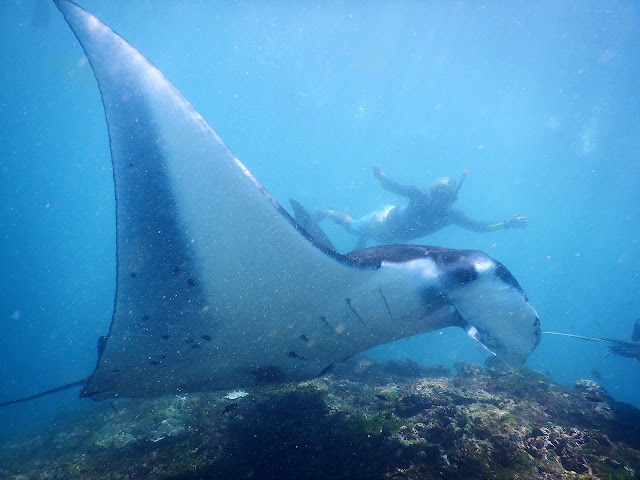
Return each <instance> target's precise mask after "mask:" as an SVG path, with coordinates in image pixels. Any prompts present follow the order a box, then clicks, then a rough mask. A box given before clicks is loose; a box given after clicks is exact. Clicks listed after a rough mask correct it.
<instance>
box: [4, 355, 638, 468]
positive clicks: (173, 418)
mask: <svg viewBox="0 0 640 480" xmlns="http://www.w3.org/2000/svg"><path fill="white" fill-rule="evenodd" d="M456 369H457V371H458V373H457V374H456V375H451V374H450V372H449V370H448V369H447V368H445V367H422V366H420V365H417V364H415V363H411V362H391V363H384V364H383V363H379V362H376V361H372V360H370V359H367V358H366V357H358V358H356V359H354V360H352V361H350V362H348V363H346V364H344V365H342V366H341V367H340V370H339V372H336V373H334V374H331V375H326V376H324V377H321V378H318V379H316V380H313V381H307V382H302V383H293V384H285V385H280V386H279V387H273V388H266V389H262V390H257V391H251V392H250V394H249V395H246V396H239V397H238V396H234V398H228V397H225V393H227V392H220V393H217V394H189V395H183V396H165V397H160V398H157V399H122V400H118V401H117V402H114V404H113V405H110V404H109V403H103V404H99V405H97V408H95V409H93V412H92V413H90V414H88V415H85V416H84V417H78V416H75V417H70V418H60V419H58V421H57V422H56V423H55V426H51V427H50V428H49V429H46V430H44V431H41V432H37V435H36V434H34V435H33V436H32V437H31V438H28V439H24V438H23V439H21V440H18V439H5V440H4V441H3V442H2V443H1V444H0V452H1V453H0V455H1V457H0V460H1V462H0V465H2V466H0V477H1V478H8V479H16V480H17V479H20V480H26V479H37V478H54V479H58V478H59V479H83V480H84V479H98V478H110V479H120V478H122V479H124V478H149V479H167V478H172V479H201V478H219V479H226V478H229V479H231V478H233V479H237V478H260V479H265V478H301V479H302V478H304V479H327V478H345V479H346V478H371V479H376V478H381V479H382V478H391V479H417V478H443V479H466V478H474V479H558V480H560V479H587V478H588V479H603V480H604V479H607V480H608V479H624V480H627V479H639V478H640V450H639V449H640V411H638V410H637V409H635V408H634V407H632V406H630V405H627V404H622V403H620V402H616V401H615V400H613V399H612V398H611V397H609V396H608V395H607V394H606V392H605V391H604V390H603V389H602V387H600V386H599V385H597V384H595V383H594V382H592V381H589V382H583V381H581V382H579V383H578V384H577V386H576V388H568V387H564V386H561V385H558V384H556V383H553V382H552V381H551V380H549V379H547V378H546V377H544V376H542V375H540V374H539V373H537V372H534V371H532V370H528V369H525V368H523V369H519V370H510V369H506V368H503V367H500V365H494V368H484V367H481V366H478V365H471V364H464V363H459V364H456Z"/></svg>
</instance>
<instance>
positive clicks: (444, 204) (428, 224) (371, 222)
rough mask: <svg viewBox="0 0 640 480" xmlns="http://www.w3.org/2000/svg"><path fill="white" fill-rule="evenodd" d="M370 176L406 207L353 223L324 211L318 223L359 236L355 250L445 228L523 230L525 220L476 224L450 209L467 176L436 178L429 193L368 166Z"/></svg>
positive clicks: (515, 218) (516, 218)
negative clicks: (325, 221)
mask: <svg viewBox="0 0 640 480" xmlns="http://www.w3.org/2000/svg"><path fill="white" fill-rule="evenodd" d="M371 166H372V167H373V173H374V175H375V177H376V179H377V180H378V182H380V185H382V188H384V189H385V190H388V191H389V192H391V193H395V194H396V195H400V196H402V197H406V198H408V199H409V203H407V204H406V205H402V206H395V205H385V206H384V207H383V208H382V209H380V210H376V211H374V212H371V213H369V214H368V215H365V216H364V217H362V218H359V219H355V220H354V219H353V218H351V217H350V216H349V215H347V214H345V213H340V212H336V211H335V210H330V209H325V210H322V211H321V212H320V214H319V217H318V220H322V219H324V218H330V219H331V220H333V221H334V222H335V223H337V224H338V225H341V226H343V227H344V229H345V230H346V231H347V232H349V233H351V234H353V235H358V236H359V237H360V240H359V241H358V244H357V248H364V247H365V246H366V242H367V240H374V241H376V242H380V243H402V242H406V241H409V240H414V239H416V238H420V237H424V236H426V235H429V234H431V233H434V232H437V231H438V230H440V229H442V228H444V227H446V226H447V225H457V226H459V227H462V228H464V229H467V230H470V231H472V232H481V233H483V232H493V231H495V230H503V229H507V228H525V227H526V226H527V224H528V220H527V218H526V217H523V216H521V215H513V216H512V217H511V218H509V219H508V220H505V221H502V222H498V223H486V222H479V221H477V220H473V219H471V218H469V217H468V216H467V215H466V214H465V213H464V212H462V211H461V210H459V209H457V208H453V204H454V202H455V201H456V200H457V198H458V192H459V191H460V187H461V186H462V183H463V182H464V179H465V177H466V175H467V173H468V172H467V171H465V173H464V174H463V176H462V178H461V179H460V182H459V183H458V184H456V182H455V181H454V180H452V179H450V178H447V177H440V178H437V179H435V180H434V181H433V183H431V187H430V188H429V190H427V189H425V188H422V187H417V186H410V185H401V184H400V183H398V182H395V181H394V180H391V179H389V178H388V177H387V176H386V175H385V174H384V173H383V172H382V170H380V168H379V167H377V166H375V165H371Z"/></svg>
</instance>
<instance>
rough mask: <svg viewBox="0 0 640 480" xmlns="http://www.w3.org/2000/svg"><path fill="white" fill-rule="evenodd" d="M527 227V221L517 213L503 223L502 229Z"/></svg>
mask: <svg viewBox="0 0 640 480" xmlns="http://www.w3.org/2000/svg"><path fill="white" fill-rule="evenodd" d="M527 225H529V220H527V217H523V216H522V215H521V214H519V213H518V214H517V215H513V216H512V217H511V218H510V219H509V220H506V221H505V222H504V228H526V227H527Z"/></svg>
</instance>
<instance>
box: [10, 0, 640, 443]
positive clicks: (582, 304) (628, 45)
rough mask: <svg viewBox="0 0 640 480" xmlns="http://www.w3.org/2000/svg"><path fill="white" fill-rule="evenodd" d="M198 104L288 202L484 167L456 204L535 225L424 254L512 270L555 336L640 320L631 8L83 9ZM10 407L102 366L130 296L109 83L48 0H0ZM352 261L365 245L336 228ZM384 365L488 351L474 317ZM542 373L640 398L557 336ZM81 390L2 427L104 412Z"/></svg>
mask: <svg viewBox="0 0 640 480" xmlns="http://www.w3.org/2000/svg"><path fill="white" fill-rule="evenodd" d="M79 3H80V5H81V6H82V7H83V8H85V9H87V10H88V11H90V12H91V13H92V14H94V15H96V16H97V17H98V18H100V19H101V20H102V21H104V22H105V23H106V24H107V25H109V26H110V27H112V28H114V29H115V30H116V31H117V32H118V33H119V34H121V35H122V36H123V37H124V38H126V39H127V40H128V41H129V42H130V43H131V44H132V45H134V46H135V47H136V48H138V49H139V50H140V51H141V52H142V53H143V54H144V55H145V56H147V57H148V58H149V59H150V60H151V61H152V62H153V63H154V64H155V65H156V66H158V67H159V68H160V70H162V71H163V72H164V73H165V75H166V76H167V77H168V78H169V79H170V80H171V81H172V82H173V83H174V84H175V85H176V86H177V87H178V88H179V89H180V90H181V91H182V92H183V93H184V95H185V96H186V98H187V99H188V100H189V101H190V102H191V103H192V104H193V105H194V107H195V108H196V109H197V110H198V111H199V112H200V113H201V115H202V116H203V117H204V118H205V119H206V120H207V122H208V123H209V125H211V127H212V128H213V129H214V130H215V131H216V132H217V133H218V135H219V136H220V137H221V138H222V140H223V141H224V142H225V143H226V144H227V145H228V146H229V148H230V149H231V150H232V151H233V152H234V153H235V154H236V155H237V156H238V158H239V159H240V160H241V161H242V162H243V163H244V164H245V165H246V166H247V168H248V169H249V170H250V171H251V172H252V173H253V174H254V175H255V176H256V178H257V179H258V180H259V181H260V182H261V183H262V184H263V185H264V186H265V188H266V189H267V190H268V191H269V192H270V193H271V194H272V195H273V196H274V197H275V198H276V199H277V200H278V201H279V202H280V203H281V204H282V205H283V206H284V207H285V208H289V204H288V199H289V197H292V198H295V199H297V200H299V201H300V202H301V203H302V204H304V205H305V206H307V207H308V208H309V209H315V208H321V207H327V206H328V207H332V208H334V209H336V210H340V211H348V213H350V214H351V215H353V216H360V215H364V214H366V213H368V212H369V211H371V210H373V209H374V208H377V207H380V206H381V205H383V204H399V203H401V202H403V201H404V200H403V199H401V198H398V197H394V196H393V195H391V194H389V193H388V192H385V191H383V190H382V188H381V187H380V186H379V185H378V183H377V182H376V181H375V179H374V177H373V175H372V172H371V167H370V164H376V165H379V166H380V167H381V168H382V169H383V171H385V172H386V173H387V174H388V175H389V177H390V178H392V179H395V180H397V181H399V182H402V183H409V184H421V185H428V184H429V183H430V182H431V181H432V180H433V179H434V178H435V177H439V176H450V177H452V178H454V179H455V180H458V178H459V177H460V175H461V174H462V172H463V171H464V170H465V169H469V171H470V173H469V176H468V178H467V179H466V181H465V183H464V187H463V188H462V190H461V192H460V199H459V201H458V204H457V206H458V207H459V208H460V209H462V210H463V211H465V212H466V213H467V214H468V215H470V216H471V217H473V218H478V219H486V220H492V221H493V220H495V221H501V220H504V219H507V218H509V216H511V215H512V214H514V213H522V214H523V215H526V216H527V217H528V219H529V227H528V228H527V229H525V230H507V231H497V232H493V233H488V234H477V233H471V232H467V231H465V230H461V229H459V228H457V227H448V228H446V229H444V230H442V231H440V232H438V233H437V234H435V235H432V236H429V237H427V238H424V239H421V240H420V241H418V242H416V243H421V244H427V245H440V246H447V247H455V248H463V249H479V250H483V251H485V252H487V253H488V254H489V255H491V256H492V257H494V258H496V259H497V260H499V261H501V262H502V263H504V264H505V265H506V266H507V268H508V269H509V270H510V271H511V272H512V273H513V274H514V276H515V277H516V278H517V279H518V281H519V282H520V284H521V285H522V287H523V288H524V290H525V292H526V293H527V295H528V297H529V299H530V300H531V302H532V303H533V305H534V306H535V308H536V310H537V312H538V314H539V316H540V319H541V321H542V324H543V329H544V330H551V331H559V332H567V333H573V334H581V335H592V336H600V337H606V338H614V339H622V340H628V339H630V336H631V331H632V328H633V324H634V322H635V320H636V319H637V318H638V317H640V245H639V243H638V237H639V235H638V234H639V232H640V215H639V206H640V193H639V192H640V190H639V189H638V183H639V182H640V127H639V126H638V118H639V113H640V98H639V96H638V93H637V90H638V81H637V74H638V71H639V70H640V7H639V6H638V4H637V3H636V2H633V1H620V2H614V1H612V2H602V1H581V2H569V1H566V2H565V1H553V2H552V1H548V2H536V3H535V4H533V3H531V2H524V1H522V2H507V1H504V2H463V1H461V2H449V1H433V2H430V1H425V2H359V1H353V2H351V1H345V2H342V1H314V2H311V1H309V2H295V3H292V2H285V1H280V2H271V3H270V4H268V5H267V4H265V3H264V2H252V1H246V2H231V1H228V2H209V1H200V2H198V1H175V0H174V1H169V0H166V1H127V2H125V1H114V2H103V1H100V0H83V1H80V2H79ZM0 60H1V61H2V73H1V74H0V122H1V123H0V125H1V132H2V133H1V135H0V198H1V200H2V201H1V202H0V401H5V400H9V399H12V398H15V397H21V396H26V395H30V394H32V393H35V392H38V391H41V390H45V389H49V388H53V387H55V386H58V385H60V384H64V383H68V382H71V381H75V380H78V379H81V378H84V377H86V376H88V375H89V374H90V373H91V371H92V370H93V368H94V366H95V362H96V360H97V339H98V337H99V336H100V335H105V334H106V332H107V331H108V329H109V324H110V320H111V310H112V304H113V298H114V295H115V218H114V199H113V178H112V172H111V163H110V158H109V145H108V135H107V130H106V124H105V121H104V113H103V110H102V105H101V102H100V95H99V91H98V89H97V86H96V82H95V80H94V78H93V74H92V72H91V70H90V68H89V65H88V63H87V61H86V58H85V56H84V53H83V52H82V49H81V48H80V46H79V45H78V43H77V41H76V40H75V37H74V36H73V34H72V32H71V31H70V29H69V28H68V26H67V25H66V23H65V22H64V20H63V18H62V15H61V14H59V13H58V12H57V10H56V9H55V7H54V5H53V4H52V3H50V2H48V1H45V0H42V1H40V0H30V1H27V0H24V1H12V2H2V3H1V4H0ZM323 226H324V227H325V228H326V231H327V233H328V234H329V236H330V238H331V239H332V241H333V242H334V244H335V245H336V246H337V248H338V249H339V250H340V251H348V250H350V249H351V248H352V247H353V245H354V244H355V238H354V237H351V236H349V235H348V234H346V233H344V231H342V229H340V228H339V227H335V226H332V225H330V224H329V223H324V224H323ZM373 354H374V355H375V356H377V357H378V358H384V359H386V358H394V359H406V358H408V359H413V360H416V361H418V362H420V363H424V364H435V363H441V364H446V365H452V364H453V363H454V362H456V361H458V360H464V361H469V362H476V363H482V362H483V361H484V359H485V357H486V353H485V352H484V351H482V349H481V348H479V346H478V345H477V344H476V343H475V342H473V340H471V339H469V338H468V337H467V336H466V334H465V333H464V332H463V331H461V330H460V329H449V330H444V331H437V332H432V333H429V334H425V335H422V336H419V337H416V338H412V339H409V340H404V341H400V342H396V343H394V344H391V345H388V346H382V347H378V348H376V349H375V351H374V352H373ZM526 365H527V366H529V367H530V368H533V369H535V370H538V371H540V372H542V373H544V374H545V375H548V376H549V377H550V378H552V379H553V380H555V381H557V382H560V383H563V384H567V385H572V384H573V383H574V382H575V381H576V380H578V379H583V378H588V379H595V380H597V381H598V382H599V383H601V384H602V385H603V386H604V387H605V389H606V390H607V392H608V393H609V394H610V395H611V396H613V397H614V398H615V399H617V400H621V401H625V402H629V403H632V404H634V405H636V406H640V362H639V361H638V360H634V359H630V358H624V357H619V356H615V355H611V354H607V347H606V345H605V344H600V343H593V342H584V341H580V340H576V339H569V338H562V337H552V336H544V337H543V339H542V342H541V344H540V345H539V347H538V348H537V349H536V350H535V351H534V352H533V354H532V355H531V356H530V357H529V359H528V361H527V364H526ZM77 396H78V391H77V389H74V390H69V391H65V392H62V393H59V394H56V395H52V396H48V397H45V398H42V399H38V400H35V401H32V402H29V403H26V404H21V405H16V406H11V407H6V408H2V409H0V436H2V435H7V434H12V433H16V432H23V431H26V430H28V429H30V428H33V427H35V426H37V425H40V424H46V423H49V422H51V419H52V418H53V416H54V415H55V414H56V413H59V412H62V411H71V410H73V411H79V412H81V411H82V409H87V410H89V409H91V408H92V406H93V402H92V401H90V400H79V399H78V398H77Z"/></svg>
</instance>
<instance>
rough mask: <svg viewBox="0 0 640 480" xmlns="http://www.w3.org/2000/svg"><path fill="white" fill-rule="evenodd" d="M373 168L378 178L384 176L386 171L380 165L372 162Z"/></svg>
mask: <svg viewBox="0 0 640 480" xmlns="http://www.w3.org/2000/svg"><path fill="white" fill-rule="evenodd" d="M371 168H373V174H374V175H375V176H376V178H377V179H378V180H380V179H381V178H382V177H384V173H383V172H382V170H380V167H378V166H377V165H373V164H371Z"/></svg>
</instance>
